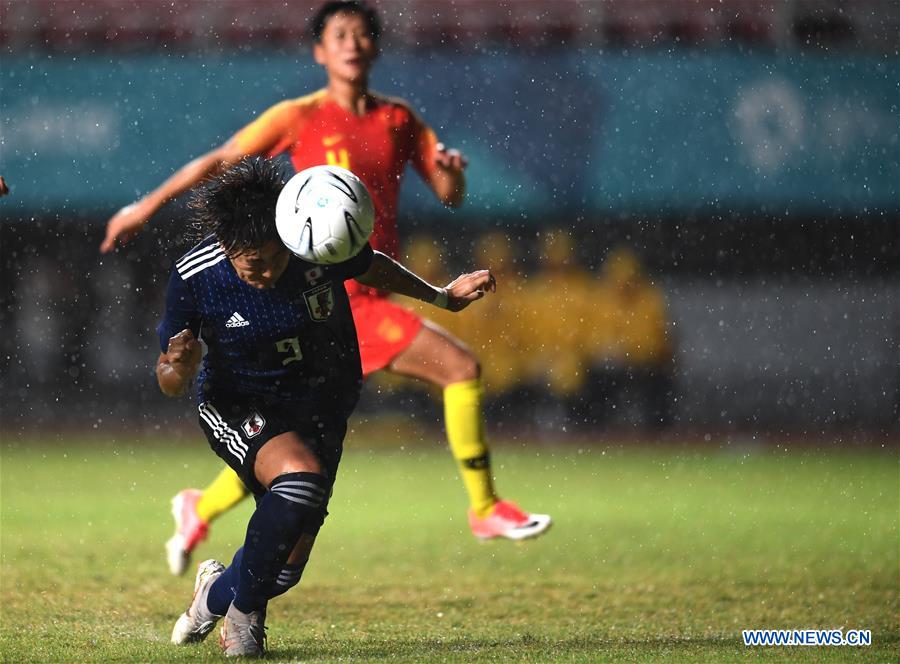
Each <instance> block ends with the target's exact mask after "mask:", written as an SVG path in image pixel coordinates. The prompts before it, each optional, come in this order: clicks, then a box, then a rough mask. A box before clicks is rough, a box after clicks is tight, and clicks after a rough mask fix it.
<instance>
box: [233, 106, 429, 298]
mask: <svg viewBox="0 0 900 664" xmlns="http://www.w3.org/2000/svg"><path fill="white" fill-rule="evenodd" d="M260 137H263V138H264V139H265V141H266V142H267V144H270V145H274V147H273V148H272V149H271V150H270V152H269V154H268V155H267V156H269V157H272V156H275V155H277V154H281V153H282V152H287V153H288V154H289V155H290V157H291V162H292V163H293V164H294V168H296V169H297V170H298V171H301V170H303V169H304V168H309V167H310V166H318V165H320V164H330V165H333V166H341V167H343V168H346V169H347V170H349V171H352V172H353V173H355V174H356V175H357V177H359V179H360V180H362V181H363V183H364V184H365V185H366V187H367V188H368V190H369V193H370V194H371V196H372V202H373V203H374V204H375V230H374V231H373V232H372V239H371V240H370V243H371V245H372V248H373V249H377V250H378V251H381V252H383V253H385V254H387V255H388V256H391V257H392V258H397V255H398V251H399V239H398V236H397V200H398V197H399V194H400V182H401V180H402V179H403V171H404V168H405V167H406V164H407V162H408V163H410V164H412V166H413V168H415V169H416V171H417V172H418V173H419V174H420V175H421V176H422V178H423V179H425V180H426V181H427V179H428V177H429V176H430V175H431V172H432V170H433V169H434V154H435V146H436V145H437V138H436V137H435V134H434V132H433V131H432V130H431V128H429V127H428V126H426V125H425V124H424V123H423V122H422V121H421V120H420V119H419V117H418V116H417V115H416V114H415V113H414V112H413V111H412V110H411V109H410V108H409V106H408V105H407V104H406V103H405V102H403V101H401V100H398V99H389V98H386V97H381V96H378V95H370V96H369V101H368V105H367V107H366V110H365V113H363V114H362V115H354V114H353V113H350V112H349V111H346V110H345V109H343V108H341V107H340V106H339V105H338V104H337V103H336V102H335V101H334V100H333V99H332V98H331V97H330V96H329V95H328V91H327V90H324V89H323V90H319V91H318V92H314V93H312V94H310V95H307V96H305V97H300V98H298V99H289V100H287V101H283V102H281V103H279V104H276V105H275V106H273V107H272V108H270V109H269V110H267V111H266V112H265V113H263V114H262V115H261V116H259V118H257V119H256V120H255V121H253V122H252V123H251V124H249V125H247V126H246V127H245V128H244V129H242V130H241V131H240V132H238V134H237V136H236V137H235V140H236V141H237V145H238V147H241V146H251V145H254V144H256V145H258V144H259V139H260ZM347 290H348V291H349V292H350V293H351V294H355V293H359V292H361V291H370V292H372V291H371V289H366V288H365V287H364V286H362V285H360V284H358V283H357V282H355V281H353V282H347Z"/></svg>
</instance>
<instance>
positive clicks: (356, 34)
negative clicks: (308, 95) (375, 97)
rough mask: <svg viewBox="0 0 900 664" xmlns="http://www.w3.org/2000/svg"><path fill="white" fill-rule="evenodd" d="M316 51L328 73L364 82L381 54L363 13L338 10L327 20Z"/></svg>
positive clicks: (335, 76) (344, 78)
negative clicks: (361, 14)
mask: <svg viewBox="0 0 900 664" xmlns="http://www.w3.org/2000/svg"><path fill="white" fill-rule="evenodd" d="M313 55H314V56H315V59H316V62H318V63H319V64H320V65H322V66H323V67H325V71H326V72H328V76H329V77H334V78H339V79H341V80H344V81H348V82H364V81H365V80H366V78H367V77H368V75H369V70H370V69H371V68H372V63H373V62H374V61H375V57H376V56H377V55H378V46H377V45H376V43H375V40H374V39H373V38H372V35H371V34H369V27H368V25H366V20H365V19H364V18H363V17H362V16H360V15H359V14H356V13H354V12H338V13H337V14H334V15H333V16H332V17H331V18H329V19H328V21H327V22H326V23H325V28H324V29H323V30H322V38H321V40H320V41H319V42H318V43H317V44H316V45H315V47H314V48H313Z"/></svg>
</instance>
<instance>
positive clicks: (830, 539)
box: [0, 0, 900, 662]
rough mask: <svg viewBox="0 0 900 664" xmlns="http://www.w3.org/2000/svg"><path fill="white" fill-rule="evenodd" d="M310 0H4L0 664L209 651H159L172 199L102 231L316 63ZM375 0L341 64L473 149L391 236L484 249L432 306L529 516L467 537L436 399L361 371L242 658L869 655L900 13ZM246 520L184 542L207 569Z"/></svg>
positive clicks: (879, 581)
mask: <svg viewBox="0 0 900 664" xmlns="http://www.w3.org/2000/svg"><path fill="white" fill-rule="evenodd" d="M317 5H318V2H313V1H311V0H303V1H300V0H293V1H289V2H284V0H277V1H276V0H175V1H172V0H142V1H141V2H136V3H129V2H120V1H118V0H77V1H76V0H72V1H70V0H0V110H2V113H0V176H3V177H4V178H5V179H6V181H7V183H8V184H9V186H10V188H11V192H10V195H8V196H6V197H3V198H2V199H0V279H2V284H3V287H2V289H0V297H2V302H0V316H2V318H0V320H2V324H3V329H4V330H7V332H6V333H5V334H3V335H0V344H2V346H0V351H2V352H0V390H2V398H0V439H2V482H0V487H2V500H0V516H2V549H0V563H2V574H0V613H2V620H0V660H2V661H10V662H13V661H15V662H21V661H47V662H59V661H140V662H147V661H166V662H170V661H195V660H196V659H197V658H201V659H208V660H213V659H217V658H218V655H217V654H216V653H215V652H214V651H215V650H216V646H215V644H212V643H207V644H204V645H203V647H202V648H197V649H174V648H172V647H171V646H169V645H168V643H167V642H166V636H167V634H168V630H169V629H170V628H171V621H172V618H173V616H174V613H175V612H176V611H177V610H179V609H180V607H181V603H182V601H183V600H184V598H186V597H187V596H188V594H189V588H190V583H191V580H190V579H189V578H175V577H171V576H169V575H168V574H167V572H166V571H165V566H164V560H163V556H162V543H163V542H164V541H165V539H166V538H167V537H168V536H169V534H170V520H169V517H168V501H169V498H170V497H171V496H172V495H173V494H174V493H175V492H176V491H177V490H179V489H181V488H183V487H184V486H185V485H186V484H187V483H198V484H202V483H204V482H205V481H207V480H209V479H211V478H212V476H213V474H214V473H215V472H217V471H218V468H219V462H218V459H216V458H215V457H214V456H213V455H211V454H209V452H208V450H207V449H206V446H205V445H204V444H203V442H202V437H201V436H200V435H199V432H198V431H197V430H196V425H195V421H194V419H195V418H194V415H193V414H192V407H191V405H190V404H189V402H188V401H187V400H185V399H180V400H179V399H175V400H167V399H165V398H164V397H162V395H161V394H160V393H159V391H158V389H157V386H156V382H155V379H154V376H153V365H154V362H155V359H156V356H157V342H156V339H155V334H154V329H155V326H156V323H157V319H158V316H159V313H160V311H161V308H162V299H163V290H164V285H165V281H166V279H167V277H168V273H169V270H170V269H171V265H172V262H173V261H174V259H175V258H176V257H177V256H179V255H181V253H182V252H183V251H185V250H186V248H187V246H186V244H185V243H184V241H182V239H181V229H182V228H183V227H184V220H185V216H186V210H185V206H184V202H183V201H178V202H175V203H173V204H170V205H169V206H168V207H167V208H165V209H164V211H163V213H162V214H161V215H159V216H158V217H157V218H156V219H154V221H153V222H151V226H150V228H149V229H148V230H147V231H146V232H145V233H144V234H143V235H141V236H140V237H139V238H137V239H136V240H135V241H134V242H133V243H132V244H130V245H128V246H127V247H125V248H123V249H120V250H118V251H117V252H116V253H115V254H112V255H108V256H102V257H101V256H100V254H99V253H98V246H99V244H100V241H101V238H102V237H103V230H104V226H105V222H106V221H107V219H108V218H109V217H110V215H111V214H112V213H113V212H115V211H116V210H117V209H118V208H120V207H121V206H123V205H125V204H127V203H129V202H131V201H132V200H134V199H135V198H136V197H138V196H140V195H142V194H144V193H146V192H147V191H148V190H149V189H150V188H151V187H153V186H155V185H157V184H158V183H159V182H161V181H162V180H163V179H164V178H165V177H167V176H168V175H169V174H170V173H171V172H172V171H173V170H174V169H175V168H177V167H178V166H180V165H182V164H183V163H185V162H186V161H187V160H189V159H190V158H192V157H193V156H195V155H197V154H199V153H201V152H203V151H205V150H206V149H208V148H210V147H212V146H214V145H218V144H219V143H221V142H222V141H223V140H224V139H225V138H226V137H228V136H229V135H230V134H231V133H232V132H233V131H234V130H235V129H237V128H238V127H240V126H242V125H243V124H244V123H245V122H247V121H248V120H249V119H250V118H252V117H254V116H255V115H256V114H258V113H259V112H261V111H262V110H263V109H265V108H267V107H268V106H270V105H271V104H272V103H274V102H276V101H278V100H281V99H283V98H287V97H292V96H298V95H300V94H303V93H305V92H306V91H309V90H311V89H314V88H316V87H319V86H321V85H322V84H324V80H325V79H324V75H323V74H322V72H321V71H320V70H319V69H318V67H317V66H316V65H314V64H313V63H312V61H311V58H310V57H309V49H310V41H309V39H308V37H307V35H306V32H305V27H306V25H305V21H306V18H307V16H308V15H309V14H310V12H311V9H312V8H313V7H314V6H317ZM376 5H377V7H378V8H379V9H380V11H381V13H382V15H383V19H384V22H385V24H386V27H387V30H386V36H385V43H384V53H383V56H382V58H381V61H380V63H378V64H377V65H376V67H375V71H374V78H373V87H374V88H375V89H376V90H381V91H384V92H386V93H388V94H391V95H396V96H400V97H404V98H406V99H408V100H409V101H410V102H411V103H412V104H413V106H415V107H416V108H417V109H419V110H420V111H421V113H422V115H423V117H424V118H425V119H426V120H427V121H428V123H429V124H431V125H432V126H433V127H434V128H435V129H436V130H437V132H438V135H439V136H441V137H442V138H443V139H444V140H445V141H446V143H447V144H448V145H450V146H455V147H459V148H460V149H461V150H463V152H465V153H466V154H467V155H468V156H469V159H470V166H469V170H468V181H469V197H468V199H467V202H466V204H465V205H464V206H463V207H462V208H461V209H459V210H456V211H450V210H445V209H442V208H440V207H439V205H438V204H437V203H436V202H435V201H434V200H433V198H432V197H431V196H430V195H429V194H428V193H427V192H426V191H425V190H424V188H423V187H422V186H421V184H420V183H419V182H418V181H417V178H416V176H415V175H414V174H409V175H408V177H407V180H406V182H405V184H404V191H403V200H402V202H401V206H400V210H401V220H400V223H401V236H402V237H404V238H405V240H406V243H405V245H404V247H403V251H404V259H405V260H406V261H407V262H409V263H410V264H411V265H413V266H414V267H415V268H416V269H418V270H420V271H421V272H422V273H423V274H425V275H427V276H429V277H430V278H433V279H436V280H439V279H441V278H443V277H445V276H447V275H448V274H453V273H455V271H456V270H458V269H460V268H463V267H466V266H470V265H473V264H479V265H484V264H488V265H490V266H491V267H492V268H493V269H494V270H495V271H496V272H497V274H498V277H499V280H500V290H499V292H498V294H497V296H496V297H493V298H488V299H486V300H485V301H483V302H481V303H480V305H481V306H478V307H473V308H472V309H471V310H469V311H467V312H465V313H464V314H463V315H461V316H458V317H455V318H454V317H450V316H446V315H442V314H441V312H438V315H436V316H435V318H436V319H437V320H438V321H439V322H440V323H441V324H445V325H447V326H449V327H452V329H453V331H454V332H456V333H457V334H458V335H459V336H461V337H462V338H463V339H465V340H467V341H468V342H469V343H470V344H471V345H472V346H474V347H475V348H476V349H477V350H478V354H479V356H480V357H481V359H482V361H483V362H484V371H485V380H486V384H487V390H488V396H489V400H490V402H489V418H488V427H489V429H490V432H491V437H492V439H493V440H494V441H497V442H501V443H506V444H505V445H498V448H499V449H497V450H496V457H495V468H496V469H497V472H498V475H499V480H498V481H499V484H500V488H501V489H502V491H504V492H509V495H510V497H514V498H517V499H520V500H522V501H523V505H526V506H527V507H528V508H529V509H535V510H541V511H543V510H546V511H547V512H549V513H551V514H552V515H553V516H554V520H555V524H556V525H555V526H554V530H553V531H552V532H551V534H550V535H548V536H547V537H544V538H541V539H539V540H536V541H534V542H532V543H530V544H529V545H528V546H521V547H506V546H504V545H502V544H501V545H497V546H496V547H481V546H480V545H478V544H477V543H476V542H475V541H474V539H473V538H471V537H469V535H468V534H467V532H466V526H465V523H464V511H463V510H464V498H463V495H462V492H461V491H460V490H459V486H458V480H457V479H456V476H455V469H454V468H453V465H452V463H451V460H450V457H449V455H447V454H446V453H445V452H444V451H443V450H442V449H441V445H442V441H443V436H442V434H441V432H440V430H439V427H440V423H441V415H440V406H439V403H438V401H437V400H436V399H433V398H432V396H433V395H428V394H424V393H419V392H416V391H415V389H414V388H413V387H412V386H411V385H409V384H407V383H401V382H398V381H391V380H388V379H386V378H384V377H378V378H377V379H375V380H374V381H373V384H372V385H370V386H369V387H368V388H367V389H366V390H365V393H364V401H363V403H362V404H361V408H360V413H359V415H358V416H357V417H356V419H355V421H354V424H353V427H354V429H355V430H354V431H353V432H352V433H351V439H350V443H349V444H348V450H347V453H346V455H345V458H344V461H343V462H342V467H341V473H342V477H343V481H342V482H339V494H336V498H337V497H338V496H339V497H340V500H335V501H334V507H333V517H332V518H331V519H329V523H328V528H327V529H326V531H324V532H323V535H324V534H325V533H327V536H323V537H321V538H320V540H321V541H320V542H319V543H318V544H317V552H316V557H315V564H314V565H311V566H310V569H309V570H308V571H307V574H306V577H305V579H304V585H303V587H302V591H303V592H298V593H289V594H288V595H287V596H285V597H284V598H283V600H279V601H278V603H277V604H275V605H274V606H273V609H272V616H271V626H272V631H271V632H270V646H271V647H272V648H273V653H272V659H274V660H276V661H297V659H308V658H311V659H315V660H317V661H321V660H323V659H324V660H327V661H333V660H337V659H341V660H342V661H346V660H348V659H349V660H357V661H371V660H374V659H384V658H391V659H392V660H394V661H410V662H422V661H437V660H441V661H459V662H472V661H510V660H516V661H552V660H563V659H565V660H566V661H583V662H595V661H598V659H601V658H602V659H610V660H618V661H628V662H632V661H655V660H656V659H657V658H658V659H665V660H672V659H673V658H674V659H676V660H681V661H714V660H716V661H721V660H729V661H734V660H737V659H739V658H742V657H745V656H747V654H748V653H747V649H746V648H744V647H743V646H742V645H741V644H740V634H739V631H740V629H742V628H752V627H759V628H766V627H780V628H814V627H820V628H842V629H843V628H862V629H872V631H873V636H874V645H873V646H872V648H871V649H868V648H867V649H866V653H867V654H868V655H869V656H871V657H872V658H874V659H876V660H878V661H896V660H897V654H898V652H900V650H898V647H900V618H898V617H900V606H898V601H900V593H898V588H900V581H898V570H900V560H898V556H900V549H898V546H897V542H898V527H900V511H898V506H897V505H898V503H897V496H898V483H900V475H898V473H897V451H898V445H897V442H898V439H900V413H898V403H900V191H898V187H900V92H898V81H900V53H898V48H900V37H898V35H900V6H898V4H897V3H896V2H892V1H890V0H884V1H880V0H854V1H849V0H848V1H846V2H843V1H840V0H821V1H805V0H716V1H715V2H713V1H711V0H710V1H706V0H702V1H694V0H670V1H662V0H634V1H626V0H617V1H601V0H596V1H586V0H521V1H514V0H501V1H498V2H491V1H488V0H485V1H483V2H482V1H479V0H419V1H416V0H395V1H392V0H382V1H380V2H377V3H376ZM428 313H429V315H432V314H433V313H434V312H428ZM10 331H11V332H10ZM657 441H662V442H663V443H665V444H662V445H654V444H653V443H656V442H657ZM636 442H650V443H651V445H635V444H634V443H636ZM855 442H862V443H867V444H865V445H860V446H856V445H854V446H853V447H854V449H847V447H848V445H847V443H855ZM567 443H571V444H567ZM376 448H377V449H376ZM384 448H390V449H384ZM883 448H887V450H886V451H885V449H883ZM398 489H399V490H398ZM504 495H506V494H504ZM249 509H250V506H249V504H247V503H245V504H244V505H243V506H242V507H241V508H239V509H238V510H236V513H234V514H232V515H229V516H227V517H224V518H223V519H222V520H221V521H220V522H217V524H216V525H215V533H214V536H213V537H212V538H211V539H210V541H208V542H205V543H204V544H202V545H201V549H200V551H199V552H198V557H202V558H205V557H208V556H216V557H219V558H222V559H228V557H229V556H230V555H231V552H232V551H233V550H234V548H235V547H236V546H238V545H239V543H240V542H241V541H243V533H244V523H245V520H246V517H247V515H248V513H249ZM360 552H365V555H361V554H360ZM63 580H64V582H63ZM310 606H312V607H316V609H315V610H314V611H310V610H309V607H310ZM892 652H893V655H891V653H892ZM858 654H860V655H863V653H858ZM752 656H754V657H757V658H759V659H769V658H771V659H779V660H783V658H785V657H788V656H790V657H791V659H792V661H793V660H797V661H810V662H819V661H826V660H831V659H835V660H841V661H843V660H844V659H845V658H846V657H848V656H849V655H848V651H847V650H846V649H842V648H835V649H823V648H794V649H791V650H790V651H785V650H784V649H771V648H769V649H757V650H755V651H754V652H753V653H752Z"/></svg>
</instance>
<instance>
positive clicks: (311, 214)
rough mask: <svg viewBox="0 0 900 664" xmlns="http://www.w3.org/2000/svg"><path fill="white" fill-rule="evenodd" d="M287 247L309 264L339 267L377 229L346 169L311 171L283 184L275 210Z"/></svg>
mask: <svg viewBox="0 0 900 664" xmlns="http://www.w3.org/2000/svg"><path fill="white" fill-rule="evenodd" d="M275 225H276V227H277V228H278V235H279V236H280V237H281V241H282V242H284V244H285V246H286V247H287V248H288V249H290V250H291V252H293V253H294V254H296V255H297V256H299V257H300V258H302V259H303V260H305V261H309V262H310V263H319V264H325V265H327V264H331V263H341V262H343V261H345V260H347V259H349V258H353V257H354V256H355V255H356V254H358V253H359V251H360V249H362V248H363V247H364V246H365V245H366V242H368V241H369V236H370V235H371V234H372V228H373V227H374V226H375V207H374V206H373V205H372V198H371V196H369V192H368V190H367V189H366V186H365V185H364V184H363V183H362V181H361V180H360V179H359V178H358V177H356V176H355V175H354V174H353V173H351V172H350V171H348V170H347V169H346V168H341V167H339V166H313V167H312V168H307V169H306V170H303V171H300V172H299V173H297V174H296V175H295V176H294V177H292V178H291V179H290V180H288V181H287V184H285V185H284V189H282V191H281V194H280V195H279V196H278V203H277V204H276V205H275Z"/></svg>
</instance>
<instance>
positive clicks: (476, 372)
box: [447, 351, 481, 384]
mask: <svg viewBox="0 0 900 664" xmlns="http://www.w3.org/2000/svg"><path fill="white" fill-rule="evenodd" d="M447 373H448V374H449V375H448V380H447V383H448V384H452V383H462V382H464V381H467V380H477V379H478V378H481V363H480V362H479V361H478V358H477V357H475V356H474V355H473V354H472V353H470V352H467V351H464V352H462V353H460V356H459V357H458V358H457V359H456V361H455V362H454V363H453V365H452V366H448V367H447Z"/></svg>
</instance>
